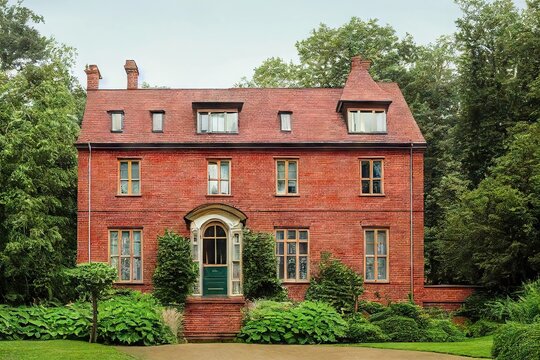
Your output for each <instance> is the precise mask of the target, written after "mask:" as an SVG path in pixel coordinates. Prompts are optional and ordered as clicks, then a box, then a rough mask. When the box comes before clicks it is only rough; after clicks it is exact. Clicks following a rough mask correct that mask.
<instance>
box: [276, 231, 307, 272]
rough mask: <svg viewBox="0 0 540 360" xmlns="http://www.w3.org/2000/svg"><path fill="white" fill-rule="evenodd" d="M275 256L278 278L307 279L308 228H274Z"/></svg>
mask: <svg viewBox="0 0 540 360" xmlns="http://www.w3.org/2000/svg"><path fill="white" fill-rule="evenodd" d="M276 256H277V274H278V277H279V278H280V279H282V280H283V281H300V282H302V281H308V274H309V262H308V256H309V233H308V230H303V229H298V230H297V229H279V230H276Z"/></svg>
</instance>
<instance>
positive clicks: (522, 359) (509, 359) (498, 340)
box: [491, 323, 540, 360]
mask: <svg viewBox="0 0 540 360" xmlns="http://www.w3.org/2000/svg"><path fill="white" fill-rule="evenodd" d="M491 353H492V355H493V357H494V358H495V359H497V360H529V359H540V323H533V324H519V323H508V324H506V325H503V326H501V328H500V329H499V330H498V331H497V332H496V333H495V337H494V338H493V348H492V350H491Z"/></svg>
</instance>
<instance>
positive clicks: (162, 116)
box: [150, 111, 165, 133]
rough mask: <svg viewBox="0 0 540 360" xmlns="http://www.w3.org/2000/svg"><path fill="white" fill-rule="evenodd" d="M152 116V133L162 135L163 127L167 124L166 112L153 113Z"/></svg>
mask: <svg viewBox="0 0 540 360" xmlns="http://www.w3.org/2000/svg"><path fill="white" fill-rule="evenodd" d="M150 113H151V114H152V132H155V133H162V132H163V125H164V123H165V111H151V112H150ZM156 120H157V121H158V124H159V125H160V126H159V129H158V128H157V127H156Z"/></svg>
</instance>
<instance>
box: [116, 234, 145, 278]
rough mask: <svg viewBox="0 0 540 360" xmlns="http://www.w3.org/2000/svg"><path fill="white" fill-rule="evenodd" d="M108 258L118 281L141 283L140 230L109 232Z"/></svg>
mask: <svg viewBox="0 0 540 360" xmlns="http://www.w3.org/2000/svg"><path fill="white" fill-rule="evenodd" d="M109 256H110V257H109V262H110V264H111V266H112V267H113V268H115V269H117V270H118V281H120V282H137V281H142V230H122V229H118V230H109Z"/></svg>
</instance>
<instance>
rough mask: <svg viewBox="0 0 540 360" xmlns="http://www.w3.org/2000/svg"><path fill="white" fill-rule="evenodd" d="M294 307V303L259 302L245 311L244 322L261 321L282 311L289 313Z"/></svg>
mask: <svg viewBox="0 0 540 360" xmlns="http://www.w3.org/2000/svg"><path fill="white" fill-rule="evenodd" d="M292 307H293V303H292V302H280V301H274V300H257V301H255V302H254V303H253V304H252V306H250V307H249V308H248V309H246V311H245V314H244V315H245V316H244V322H248V321H251V320H255V321H256V320H260V319H262V318H264V317H266V316H267V315H268V314H274V313H276V312H281V311H289V310H290V309H291V308H292Z"/></svg>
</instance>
